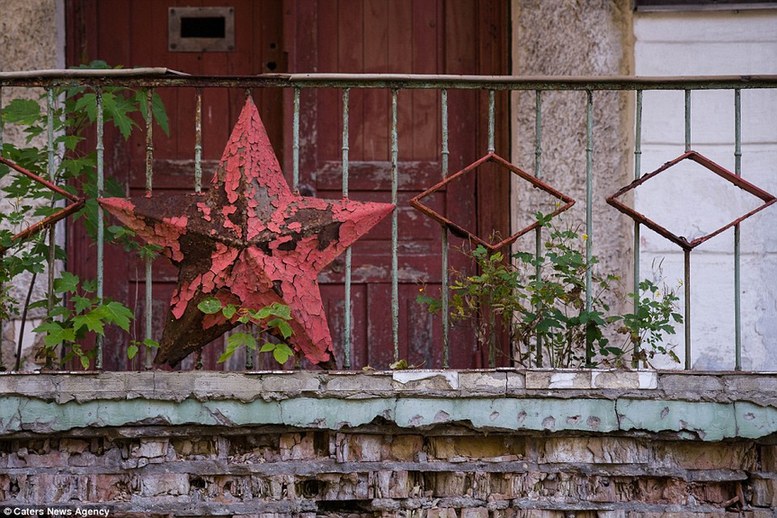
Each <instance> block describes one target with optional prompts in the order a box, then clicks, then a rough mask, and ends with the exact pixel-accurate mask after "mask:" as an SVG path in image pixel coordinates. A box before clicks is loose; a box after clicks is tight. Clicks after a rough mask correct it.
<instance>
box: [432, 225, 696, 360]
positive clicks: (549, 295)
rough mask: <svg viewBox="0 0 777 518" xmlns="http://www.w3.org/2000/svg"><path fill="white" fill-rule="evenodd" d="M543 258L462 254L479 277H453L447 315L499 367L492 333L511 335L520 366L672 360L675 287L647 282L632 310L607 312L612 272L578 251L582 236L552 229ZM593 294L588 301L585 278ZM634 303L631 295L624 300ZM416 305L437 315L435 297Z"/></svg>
mask: <svg viewBox="0 0 777 518" xmlns="http://www.w3.org/2000/svg"><path fill="white" fill-rule="evenodd" d="M537 219H538V221H540V223H542V224H543V225H545V226H548V227H549V228H548V234H547V235H548V238H547V239H546V241H545V242H544V250H545V252H544V254H541V255H539V256H536V255H535V254H531V253H527V252H518V253H516V254H514V255H513V256H512V258H511V259H512V260H509V259H510V258H507V257H505V256H504V254H502V253H501V252H489V251H488V250H487V249H486V248H484V247H483V246H478V247H476V248H474V249H471V250H469V251H466V252H465V253H466V254H467V255H468V257H470V258H471V259H472V262H473V266H474V267H475V269H476V270H477V273H476V274H474V275H473V274H463V273H461V272H458V271H452V272H451V284H450V298H449V307H450V315H449V318H451V320H452V321H453V322H454V323H457V322H461V321H474V322H475V325H476V338H477V340H478V343H479V344H480V346H481V347H484V348H488V351H489V360H490V363H491V365H492V366H494V365H495V363H496V336H497V334H498V333H499V332H500V330H505V331H506V332H508V333H509V335H510V338H511V342H512V343H513V344H514V346H515V351H514V354H515V359H516V360H517V361H518V362H519V363H521V364H524V365H528V364H539V365H547V366H551V367H558V368H565V367H582V366H597V365H608V366H624V365H625V364H626V362H627V361H629V360H631V365H633V366H637V365H638V364H639V363H642V364H648V363H649V361H650V360H652V359H653V358H654V357H655V356H656V355H659V354H666V355H668V356H669V357H670V358H672V359H673V360H675V361H678V359H677V356H676V355H675V354H674V353H673V352H672V351H671V348H670V347H668V346H666V345H665V344H664V338H665V337H666V336H667V335H671V334H674V324H676V323H681V322H682V317H681V315H680V314H679V313H677V312H676V305H677V301H678V297H677V295H676V294H675V293H674V291H673V290H669V289H667V288H663V289H662V290H659V288H658V286H657V285H656V284H655V283H653V282H652V281H647V280H645V281H643V282H642V283H641V284H640V297H639V304H638V306H637V310H636V311H635V312H633V313H626V314H622V315H621V314H611V311H610V306H609V305H608V303H607V300H608V299H610V298H611V297H613V296H614V295H615V287H616V283H617V281H618V280H619V279H618V277H617V276H615V275H604V274H601V273H599V272H598V270H597V268H596V266H597V264H598V262H599V261H598V259H597V258H596V257H595V256H593V257H591V258H590V260H589V259H587V258H586V254H585V252H584V251H583V248H584V242H585V240H586V238H587V237H586V236H585V235H583V236H580V235H579V233H578V232H576V231H575V230H573V229H559V228H556V227H554V226H550V225H549V221H548V219H547V218H546V217H545V216H543V215H542V214H537ZM589 273H590V277H591V287H592V291H591V293H590V297H589V298H588V299H587V298H586V277H587V276H588V274H589ZM628 297H630V298H632V299H633V298H634V297H635V295H634V294H630V295H628ZM417 301H418V302H419V303H421V304H423V305H425V306H426V307H427V308H428V309H429V311H431V312H434V313H437V312H439V310H440V307H441V304H440V301H439V299H437V298H435V297H430V296H429V295H427V294H426V293H425V292H422V293H421V294H420V295H419V296H418V297H417Z"/></svg>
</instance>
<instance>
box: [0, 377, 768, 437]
mask: <svg viewBox="0 0 777 518" xmlns="http://www.w3.org/2000/svg"><path fill="white" fill-rule="evenodd" d="M578 372H579V373H581V374H584V375H590V374H591V371H578ZM594 372H596V371H594ZM610 372H611V371H601V372H600V374H601V375H600V376H597V384H598V385H600V387H599V388H593V389H591V388H586V389H561V390H556V389H552V388H549V385H550V384H551V383H552V380H551V378H552V376H547V377H546V378H545V382H544V388H543V389H542V390H538V389H539V388H540V387H539V384H537V388H528V387H527V388H522V387H521V385H522V383H515V382H512V383H510V382H506V378H516V377H517V378H521V377H523V376H527V375H528V374H531V371H488V370H485V371H435V370H413V371H395V372H380V371H378V372H373V373H371V374H360V373H353V372H348V373H338V372H329V373H320V372H319V373H313V372H304V371H298V372H286V373H261V374H245V373H234V372H232V373H219V372H197V373H192V372H160V371H150V372H112V373H86V374H78V375H68V374H65V373H54V374H35V375H23V374H22V375H15V374H0V434H13V433H18V432H24V431H28V432H29V431H33V432H46V433H49V432H57V431H66V430H72V429H76V428H90V427H106V426H127V425H132V424H137V423H143V422H159V423H162V422H164V423H168V424H173V425H177V424H192V425H215V426H219V425H223V424H225V423H228V424H230V425H238V426H246V425H250V426H253V425H257V426H260V425H285V426H294V427H301V428H312V429H334V430H340V429H347V428H349V427H356V426H362V425H366V424H369V423H374V422H381V423H384V422H389V423H393V424H395V425H396V426H397V427H399V428H402V429H408V430H413V429H427V428H431V427H435V426H439V425H462V424H463V425H466V426H467V427H468V428H470V429H473V430H480V431H484V432H488V431H507V432H523V431H541V432H549V433H566V432H585V433H589V434H608V433H612V434H618V435H621V436H622V435H634V436H638V437H644V436H645V434H661V435H662V436H664V437H666V438H670V437H671V438H674V439H680V440H691V441H705V442H716V441H721V440H726V439H735V438H749V439H751V438H766V437H769V436H771V435H773V434H775V433H777V408H776V407H775V401H777V383H774V375H773V374H767V375H747V374H726V373H723V374H720V373H715V374H703V375H699V374H691V375H689V374H683V373H672V372H666V373H658V375H657V386H658V388H655V389H638V388H636V389H635V388H630V387H627V386H625V385H626V384H624V383H622V382H621V381H620V380H618V379H616V378H610V377H608V376H607V374H609V373H610ZM629 372H631V371H621V373H623V374H628V373H629ZM446 375H447V376H446ZM484 380H485V382H484ZM535 381H537V380H535ZM713 381H714V382H715V383H714V384H713V383H712V382H713ZM527 385H528V384H527ZM714 387H717V388H714ZM214 417H217V419H214ZM225 420H226V421H225ZM382 426H383V425H382Z"/></svg>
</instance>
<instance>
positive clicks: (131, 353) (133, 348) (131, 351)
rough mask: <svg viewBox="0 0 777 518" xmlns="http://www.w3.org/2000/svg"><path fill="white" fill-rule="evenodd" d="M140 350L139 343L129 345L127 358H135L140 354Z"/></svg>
mask: <svg viewBox="0 0 777 518" xmlns="http://www.w3.org/2000/svg"><path fill="white" fill-rule="evenodd" d="M139 350H140V349H139V348H138V346H137V345H135V344H132V345H130V346H129V347H127V358H128V359H130V360H132V359H134V358H135V356H137V355H138V351H139Z"/></svg>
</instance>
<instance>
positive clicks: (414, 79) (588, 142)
mask: <svg viewBox="0 0 777 518" xmlns="http://www.w3.org/2000/svg"><path fill="white" fill-rule="evenodd" d="M69 85H81V86H87V87H91V88H93V89H94V91H95V92H96V94H97V143H96V148H95V150H96V154H97V190H98V193H102V192H103V189H104V181H105V174H104V163H105V148H104V143H103V134H104V132H103V126H104V119H103V112H104V106H103V101H102V96H101V91H102V90H101V89H102V88H103V87H109V86H125V87H131V88H149V94H148V97H147V102H148V109H147V113H149V114H150V113H151V111H152V110H151V109H150V103H151V89H153V88H161V87H188V88H192V87H193V88H194V91H195V94H194V95H195V97H196V103H195V106H196V114H195V126H196V127H195V146H194V149H193V153H194V160H195V168H194V171H195V191H197V192H199V191H200V190H201V186H202V92H203V89H205V88H245V89H249V88H284V89H291V90H292V91H293V104H292V105H293V114H292V138H293V142H292V164H293V170H292V183H293V187H294V188H296V187H297V186H298V184H299V175H300V170H299V161H300V117H301V114H300V95H301V92H302V90H304V89H311V88H337V89H339V90H340V91H341V93H342V124H343V132H342V150H341V151H342V172H343V177H342V193H343V196H347V195H348V192H349V185H348V182H349V146H348V141H349V99H350V91H351V90H354V89H375V88H379V89H388V90H390V91H391V115H390V120H391V130H390V148H391V149H390V160H391V201H392V203H397V190H398V174H399V159H398V156H399V149H398V147H399V134H398V116H397V107H398V103H399V93H400V92H401V91H404V90H413V89H433V90H439V91H440V102H441V136H440V138H441V150H440V153H441V174H442V177H443V178H444V177H446V176H447V174H448V167H449V165H448V163H449V155H450V150H449V142H448V139H449V128H448V92H449V91H450V90H460V89H465V90H473V89H474V90H484V91H487V92H488V128H487V131H488V151H489V152H493V151H494V150H495V135H494V133H495V117H496V115H495V102H494V99H495V92H497V91H529V92H531V91H533V92H535V96H536V97H535V136H534V137H535V142H534V149H535V163H534V174H535V176H536V177H537V178H540V177H541V176H542V175H543V169H542V146H541V145H542V139H543V120H542V107H543V95H542V94H543V92H556V91H584V92H586V93H587V96H586V116H585V117H586V135H585V156H586V166H585V169H586V194H585V201H586V211H585V219H586V222H585V228H586V233H587V235H588V236H592V235H593V232H594V229H593V214H592V206H593V203H592V198H593V188H592V185H593V154H594V149H593V143H594V129H593V128H594V116H593V114H594V110H593V108H594V100H593V99H594V96H593V94H594V93H595V92H598V91H624V92H635V99H636V102H635V104H636V110H635V118H634V120H635V140H634V178H635V179H638V178H640V175H641V158H642V147H641V145H642V115H643V114H642V108H643V92H644V91H649V90H676V91H684V92H685V112H684V118H685V149H686V150H690V149H691V143H692V139H691V106H692V93H693V92H694V91H699V90H729V91H732V92H733V94H734V105H735V129H734V134H735V173H736V174H737V175H740V174H741V155H742V149H741V144H742V142H741V139H742V137H741V129H742V128H741V125H742V117H741V95H740V93H741V90H744V89H777V76H721V77H515V76H444V75H418V74H416V75H411V74H270V75H261V76H250V77H249V76H232V77H230V76H192V75H187V74H182V73H179V72H175V71H172V70H169V69H164V68H146V69H125V70H39V71H29V72H12V73H9V72H0V92H2V89H3V88H7V87H25V88H29V87H42V88H46V89H48V92H49V95H48V97H47V103H48V110H49V113H52V110H53V107H54V103H55V102H56V100H55V99H54V94H53V91H54V90H53V89H54V88H56V87H61V86H69ZM1 101H2V96H0V102H1ZM1 107H2V105H1V104H0V108H1ZM49 120H51V119H49ZM2 142H3V127H2V121H0V146H1V145H2ZM48 152H49V176H50V177H53V172H52V171H51V167H52V164H53V158H52V157H53V154H54V146H53V133H52V129H51V125H50V126H49V133H48ZM153 153H154V149H153V135H152V122H151V117H149V118H148V120H147V125H146V190H147V192H148V193H150V192H151V191H152V189H153V156H154V155H153ZM98 210H99V211H100V217H99V218H98V229H97V232H98V234H97V235H98V238H97V265H98V266H97V272H96V277H97V296H98V297H102V296H103V286H104V283H105V280H104V272H103V268H104V259H103V256H104V228H103V218H102V209H101V208H100V209H98ZM640 228H641V226H640V224H639V223H635V225H634V242H633V246H634V263H633V268H634V277H633V284H634V292H635V293H638V291H639V290H638V284H639V279H640V266H639V259H640V250H639V248H640ZM441 232H442V234H441V235H442V248H441V268H442V271H443V272H447V271H448V237H449V235H448V231H447V230H446V229H445V227H442V231H441ZM49 239H51V240H52V241H54V240H56V239H57V238H56V235H55V227H54V226H52V227H51V229H50V235H49ZM592 241H593V240H592V239H588V240H587V242H586V250H585V253H586V257H587V258H588V259H589V260H590V259H591V255H592V248H591V246H592ZM391 244H392V254H391V301H392V303H391V312H390V314H391V320H392V342H393V343H392V345H393V351H394V359H395V361H396V360H398V359H399V289H398V279H399V275H398V271H399V265H398V252H397V250H398V220H397V214H396V212H394V214H393V216H392V219H391ZM535 251H536V253H537V254H538V255H539V254H541V252H542V249H541V229H539V228H538V229H537V231H536V250H535ZM684 253H685V262H684V265H685V266H684V279H685V280H684V290H685V297H684V298H685V324H684V328H685V337H684V346H685V368H686V369H690V368H691V359H692V351H691V343H692V342H691V334H690V330H691V325H690V324H691V282H690V265H691V263H690V250H687V249H686V250H684ZM733 253H734V268H733V270H734V273H733V274H734V279H735V280H734V284H735V289H734V294H733V297H734V301H735V303H734V307H735V326H736V332H735V336H736V343H735V357H736V360H735V368H736V369H737V370H740V369H741V368H742V333H741V327H742V318H741V312H742V308H741V291H742V288H741V276H740V270H741V266H740V255H741V252H740V230H739V224H737V225H736V227H735V230H734V252H733ZM51 262H52V263H53V258H52V259H51ZM145 277H146V282H145V286H146V293H145V301H146V304H145V307H146V312H147V314H146V319H145V321H146V327H145V330H144V332H145V337H146V338H153V337H152V336H151V318H150V316H151V315H150V314H151V300H152V293H151V289H152V288H151V286H152V283H151V281H152V278H151V277H152V274H151V262H150V260H149V261H147V262H146V268H145ZM53 280H54V279H53V269H50V270H49V279H48V282H49V292H50V293H51V292H52V287H53ZM585 285H586V291H587V294H586V308H587V309H588V310H590V309H591V297H592V278H591V271H590V270H589V271H588V272H587V275H586V279H585ZM447 287H448V279H447V276H446V275H443V277H442V312H443V314H447V313H448V306H449V300H448V297H447V293H448V289H447ZM344 300H345V308H346V310H345V318H344V330H343V336H344V343H343V344H342V347H343V350H344V358H345V367H346V368H349V367H351V362H352V347H353V344H352V343H351V332H350V331H351V326H352V316H351V311H350V307H351V254H350V250H348V252H346V257H345V293H344ZM636 302H637V301H635V304H636ZM775 318H777V316H775ZM449 332H450V330H449V325H448V321H447V319H444V318H443V319H442V334H443V344H444V346H443V347H444V350H443V356H442V357H443V366H444V367H448V365H449V351H448V336H449ZM97 347H98V354H97V360H96V367H97V368H98V369H100V368H102V355H103V344H102V342H101V341H98V344H97ZM587 355H588V357H589V358H590V357H591V355H592V351H591V350H589V351H587ZM249 356H250V355H249ZM542 361H543V358H542V353H541V347H537V356H536V363H537V364H538V365H542ZM247 367H248V368H252V367H253V365H252V364H251V363H249V364H248V365H247Z"/></svg>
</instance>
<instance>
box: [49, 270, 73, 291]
mask: <svg viewBox="0 0 777 518" xmlns="http://www.w3.org/2000/svg"><path fill="white" fill-rule="evenodd" d="M78 282H79V279H78V276H77V275H73V274H72V273H70V272H62V275H60V277H59V279H54V292H55V293H75V292H76V290H77V289H78Z"/></svg>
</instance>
